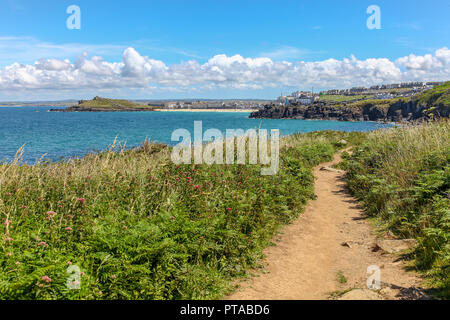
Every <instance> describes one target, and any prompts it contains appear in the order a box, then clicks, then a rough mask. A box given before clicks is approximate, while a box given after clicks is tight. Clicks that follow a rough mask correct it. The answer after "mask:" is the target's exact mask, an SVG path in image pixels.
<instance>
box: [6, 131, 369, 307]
mask: <svg viewBox="0 0 450 320" xmlns="http://www.w3.org/2000/svg"><path fill="white" fill-rule="evenodd" d="M360 135H362V133H352V134H350V133H333V132H323V133H312V134H306V135H293V136H290V137H288V138H286V139H284V140H283V141H282V147H281V155H280V170H279V173H278V174H277V175H274V176H261V175H260V169H261V167H260V166H259V165H227V166H224V165H212V166H208V165H180V166H178V165H175V164H173V163H172V161H171V160H170V148H168V147H166V146H164V145H159V144H152V143H149V142H144V143H143V145H142V147H140V148H136V149H133V150H124V149H121V148H120V146H114V145H113V146H111V148H109V149H108V150H107V151H105V152H102V153H98V154H90V155H87V156H86V157H84V158H82V159H73V160H69V161H61V162H56V163H38V164H36V165H33V166H30V165H27V164H21V163H20V152H19V154H18V155H17V157H16V160H15V161H14V162H12V163H4V164H2V165H0V217H1V222H2V224H1V226H0V299H210V298H219V297H222V296H223V295H224V294H226V293H227V292H229V290H230V289H231V288H232V283H233V281H232V280H233V279H234V278H236V277H241V276H244V275H245V274H246V271H247V270H248V269H249V268H252V267H256V266H258V261H259V259H260V258H261V257H262V250H263V249H264V248H265V247H267V246H268V245H269V243H270V239H271V237H272V236H273V235H274V234H275V232H276V231H277V230H278V229H279V228H280V226H282V225H283V224H286V223H289V222H290V221H292V219H294V218H296V217H297V216H298V215H299V214H300V213H301V211H302V209H303V207H304V206H305V204H306V203H307V201H308V200H309V199H312V198H314V188H313V185H314V178H313V175H312V170H311V168H312V167H313V166H315V165H317V164H319V163H321V162H324V161H327V160H330V159H331V158H332V156H333V154H334V153H335V151H336V150H337V149H338V148H340V147H342V145H341V144H340V143H339V141H340V140H341V139H343V138H344V139H347V140H348V141H351V139H352V138H353V137H354V138H355V139H356V138H358V137H359V136H360ZM78 268H79V269H78ZM77 270H78V273H77ZM68 272H69V273H68ZM70 272H75V273H74V274H71V273H70ZM77 276H78V278H77ZM68 281H70V282H74V283H75V284H76V282H81V286H80V290H69V289H68V287H67V282H68ZM69 284H70V283H69Z"/></svg>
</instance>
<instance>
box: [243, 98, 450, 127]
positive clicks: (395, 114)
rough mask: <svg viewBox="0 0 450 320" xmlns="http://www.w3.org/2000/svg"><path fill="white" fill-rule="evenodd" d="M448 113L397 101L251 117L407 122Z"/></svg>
mask: <svg viewBox="0 0 450 320" xmlns="http://www.w3.org/2000/svg"><path fill="white" fill-rule="evenodd" d="M449 110H450V109H449V108H448V107H446V106H445V105H437V106H428V105H425V104H421V103H419V100H417V99H411V100H409V101H404V100H398V101H395V102H393V103H391V104H377V103H376V102H373V101H371V102H367V103H358V104H357V105H352V104H350V105H339V104H329V103H325V102H318V103H314V104H312V105H310V106H302V105H288V106H276V105H269V106H266V107H264V109H261V110H258V111H256V112H253V113H252V114H251V115H250V118H270V119H284V118H289V119H311V120H312V119H320V120H339V121H381V122H408V121H421V120H427V119H431V118H434V119H436V118H448V117H449Z"/></svg>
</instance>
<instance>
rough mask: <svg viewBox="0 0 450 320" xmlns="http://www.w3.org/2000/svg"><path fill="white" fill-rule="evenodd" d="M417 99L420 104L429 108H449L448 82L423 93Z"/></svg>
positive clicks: (449, 85)
mask: <svg viewBox="0 0 450 320" xmlns="http://www.w3.org/2000/svg"><path fill="white" fill-rule="evenodd" d="M418 99H419V102H420V103H421V104H425V105H427V106H430V107H431V106H433V105H443V106H444V107H447V108H450V81H447V82H445V83H444V84H441V85H439V86H436V87H434V88H433V89H431V90H428V91H425V92H424V93H422V94H421V95H420V96H419V97H418Z"/></svg>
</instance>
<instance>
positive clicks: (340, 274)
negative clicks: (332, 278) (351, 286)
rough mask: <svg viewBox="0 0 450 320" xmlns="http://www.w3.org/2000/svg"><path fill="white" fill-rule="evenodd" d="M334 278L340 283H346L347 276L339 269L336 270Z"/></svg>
mask: <svg viewBox="0 0 450 320" xmlns="http://www.w3.org/2000/svg"><path fill="white" fill-rule="evenodd" d="M336 279H337V281H338V282H339V283H340V284H344V283H347V278H346V277H345V275H344V273H343V272H342V271H341V270H339V271H338V272H337V274H336Z"/></svg>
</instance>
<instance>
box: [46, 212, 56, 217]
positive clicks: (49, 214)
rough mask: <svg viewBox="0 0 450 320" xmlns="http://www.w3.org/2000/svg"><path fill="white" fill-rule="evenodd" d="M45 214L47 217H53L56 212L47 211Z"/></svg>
mask: <svg viewBox="0 0 450 320" xmlns="http://www.w3.org/2000/svg"><path fill="white" fill-rule="evenodd" d="M47 216H48V217H49V218H53V217H54V216H56V212H55V211H47Z"/></svg>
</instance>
